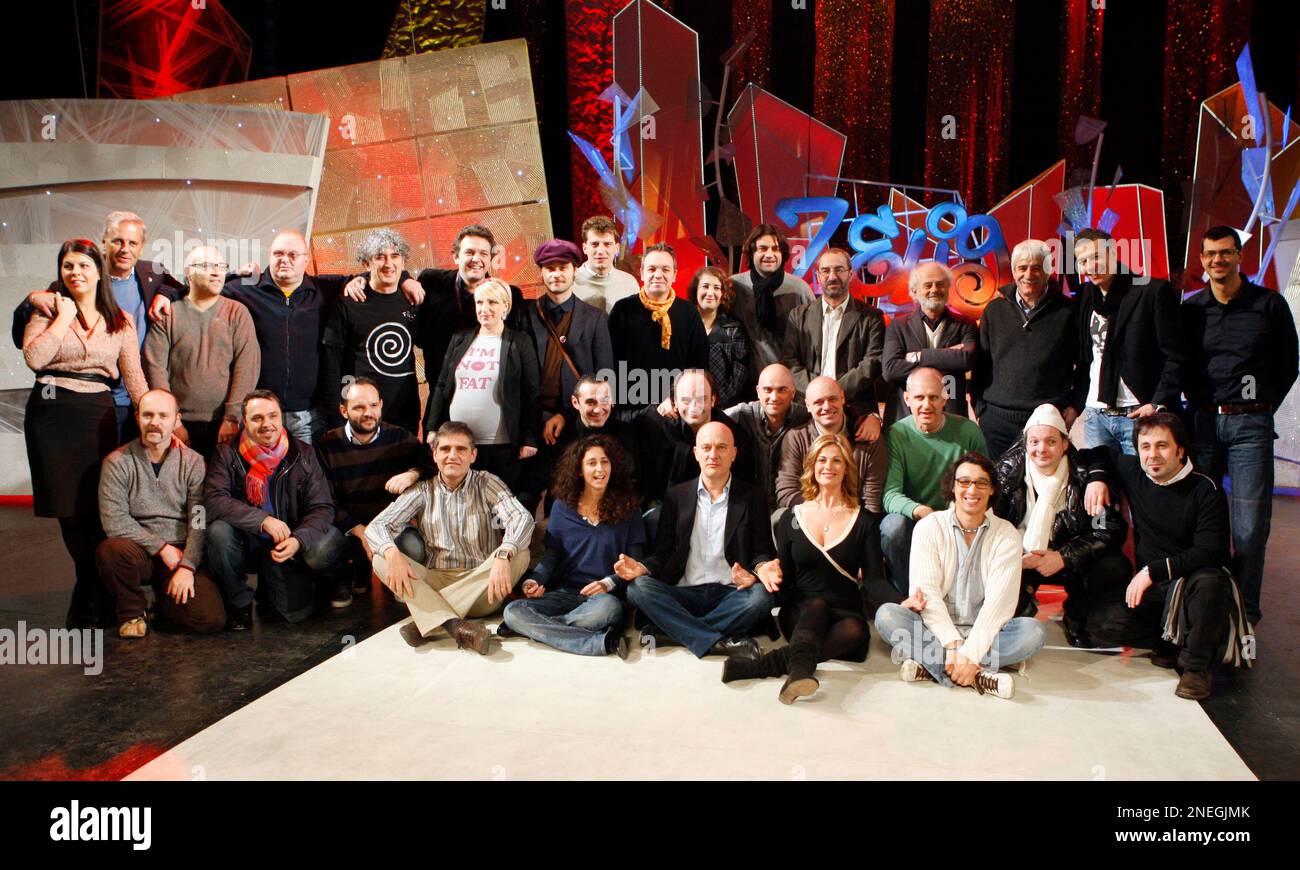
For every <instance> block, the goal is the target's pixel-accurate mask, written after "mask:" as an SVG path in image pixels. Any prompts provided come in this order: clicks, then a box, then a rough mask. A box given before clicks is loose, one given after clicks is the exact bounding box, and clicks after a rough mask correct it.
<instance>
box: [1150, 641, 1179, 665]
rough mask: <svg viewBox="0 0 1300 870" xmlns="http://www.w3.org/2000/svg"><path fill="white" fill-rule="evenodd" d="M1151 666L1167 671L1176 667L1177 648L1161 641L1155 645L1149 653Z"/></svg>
mask: <svg viewBox="0 0 1300 870" xmlns="http://www.w3.org/2000/svg"><path fill="white" fill-rule="evenodd" d="M1151 664H1153V665H1155V666H1156V667H1158V668H1165V669H1167V670H1173V669H1174V668H1176V667H1178V647H1177V646H1175V645H1174V644H1172V643H1169V642H1168V641H1165V640H1161V641H1160V642H1159V643H1158V644H1156V648H1155V649H1153V650H1152V651H1151Z"/></svg>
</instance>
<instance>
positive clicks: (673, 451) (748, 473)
mask: <svg viewBox="0 0 1300 870" xmlns="http://www.w3.org/2000/svg"><path fill="white" fill-rule="evenodd" d="M709 422H711V423H721V424H722V425H724V426H726V427H727V428H728V429H730V430H731V437H732V439H733V440H734V441H735V443H736V459H735V461H734V462H733V464H732V466H731V473H732V476H733V477H735V478H738V479H740V480H743V481H744V482H745V483H753V484H757V483H758V453H757V448H756V447H755V446H754V442H753V439H751V438H750V437H749V433H748V432H746V431H745V430H744V429H742V428H741V427H740V426H739V425H738V424H737V423H736V421H735V420H732V419H731V418H730V417H728V416H727V415H726V414H725V413H723V412H722V410H721V409H720V408H718V407H717V406H716V405H715V406H714V407H713V411H712V412H711V413H710V415H709ZM633 425H634V426H636V427H638V429H639V432H640V438H639V441H640V443H641V451H640V452H641V455H640V457H638V460H637V462H638V465H639V466H640V468H641V495H642V497H643V498H645V499H646V500H648V501H657V500H659V499H662V498H664V494H665V493H666V492H667V490H668V488H669V487H671V486H675V485H677V484H679V483H682V482H684V481H687V480H690V479H692V478H696V477H699V476H700V464H699V463H698V462H696V461H695V432H693V431H692V430H691V427H690V426H688V425H686V424H685V423H683V422H682V421H681V419H680V418H677V417H664V416H662V415H661V414H660V413H659V412H658V411H657V410H655V409H654V408H650V409H648V410H647V411H646V412H645V413H644V414H642V415H641V416H640V417H638V418H637V419H636V421H635V422H634V423H633Z"/></svg>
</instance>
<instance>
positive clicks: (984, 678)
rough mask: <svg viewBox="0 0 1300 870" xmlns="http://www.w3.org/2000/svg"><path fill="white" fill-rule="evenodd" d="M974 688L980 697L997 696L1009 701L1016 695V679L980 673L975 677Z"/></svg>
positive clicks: (994, 673) (992, 673)
mask: <svg viewBox="0 0 1300 870" xmlns="http://www.w3.org/2000/svg"><path fill="white" fill-rule="evenodd" d="M975 688H976V689H978V690H979V693H980V694H981V695H984V694H989V695H997V696H998V697H999V698H1003V699H1005V700H1008V701H1010V700H1011V697H1012V696H1013V695H1015V693H1016V679H1015V677H1013V676H1011V674H1003V673H996V672H994V671H980V672H979V674H978V675H977V676H976V677H975Z"/></svg>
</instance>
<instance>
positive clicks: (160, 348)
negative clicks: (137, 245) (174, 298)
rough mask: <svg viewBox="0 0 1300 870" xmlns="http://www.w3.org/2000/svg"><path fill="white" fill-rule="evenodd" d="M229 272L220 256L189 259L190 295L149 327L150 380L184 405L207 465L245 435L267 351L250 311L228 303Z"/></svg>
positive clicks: (198, 254)
mask: <svg viewBox="0 0 1300 870" xmlns="http://www.w3.org/2000/svg"><path fill="white" fill-rule="evenodd" d="M226 268H227V267H226V264H225V263H223V262H221V255H220V253H219V252H218V251H217V249H216V248H212V247H206V246H205V247H200V248H195V249H194V250H193V251H191V252H190V254H189V256H187V257H186V258H185V281H186V283H187V284H188V285H189V291H190V292H189V293H188V294H186V296H185V297H184V298H182V299H181V300H180V301H178V302H176V303H174V304H173V305H172V306H171V308H170V309H169V310H168V312H167V313H166V314H164V315H163V316H162V318H161V319H159V320H156V321H154V322H153V323H151V324H150V325H149V335H148V336H147V337H146V338H145V341H144V354H143V362H144V374H145V378H146V379H147V380H148V381H149V386H151V387H153V388H154V389H155V390H168V391H170V392H171V393H172V394H173V395H174V396H175V397H176V401H177V402H178V403H179V404H180V416H181V420H183V421H184V430H185V431H186V432H187V433H188V434H189V443H190V446H191V447H193V448H194V449H195V450H197V451H198V452H199V454H200V455H201V456H202V457H203V458H204V459H205V460H207V459H209V458H211V456H212V452H213V451H214V450H215V449H216V446H217V444H218V443H222V444H224V443H226V442H227V441H229V440H230V439H232V438H234V437H235V436H236V435H238V434H239V421H240V403H241V402H242V401H243V398H244V396H246V395H248V393H250V392H252V391H253V390H255V389H256V388H257V380H258V376H259V375H260V374H261V371H262V351H261V349H260V348H259V347H258V346H257V333H256V331H255V330H254V328H253V319H252V317H250V316H249V314H248V309H247V308H245V307H244V306H243V305H242V304H240V303H239V302H236V301H235V300H233V299H228V298H226V297H224V296H222V295H221V289H222V284H223V282H224V281H225V280H226Z"/></svg>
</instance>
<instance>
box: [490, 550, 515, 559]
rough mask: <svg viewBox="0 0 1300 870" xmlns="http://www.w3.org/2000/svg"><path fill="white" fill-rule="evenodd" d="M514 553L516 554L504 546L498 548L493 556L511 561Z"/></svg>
mask: <svg viewBox="0 0 1300 870" xmlns="http://www.w3.org/2000/svg"><path fill="white" fill-rule="evenodd" d="M513 555H514V554H513V553H511V552H510V551H509V550H507V549H506V548H505V547H502V548H501V549H499V550H497V551H496V552H495V553H493V554H492V558H493V559H505V560H506V561H507V562H509V561H510V559H511V557H512V556H513Z"/></svg>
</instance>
